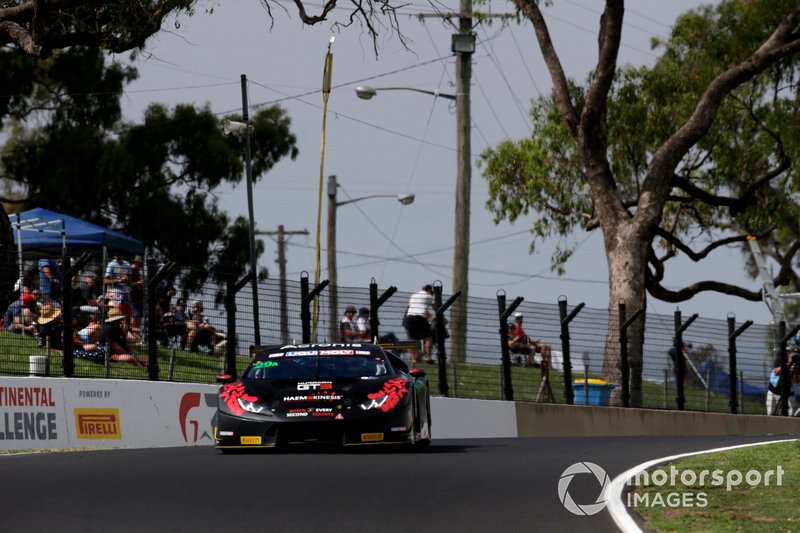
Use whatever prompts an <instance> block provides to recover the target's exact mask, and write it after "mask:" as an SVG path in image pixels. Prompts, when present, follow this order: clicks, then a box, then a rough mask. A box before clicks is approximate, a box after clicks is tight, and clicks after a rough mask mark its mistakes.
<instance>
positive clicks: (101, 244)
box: [8, 207, 144, 277]
mask: <svg viewBox="0 0 800 533" xmlns="http://www.w3.org/2000/svg"><path fill="white" fill-rule="evenodd" d="M8 218H9V220H10V221H11V227H12V229H13V230H14V231H13V233H14V244H15V245H16V246H17V252H18V253H19V262H20V269H21V268H22V252H39V253H48V254H51V255H53V252H54V251H57V254H58V255H61V256H65V255H67V254H73V255H74V254H78V253H80V252H86V251H89V252H92V251H93V252H97V251H98V250H102V251H103V260H104V261H105V258H106V255H107V252H108V251H112V252H124V253H127V254H138V253H142V252H143V251H144V245H142V243H141V241H138V240H136V239H134V238H133V237H128V236H127V235H125V234H123V233H120V232H118V231H114V230H110V229H108V228H104V227H102V226H98V225H97V224H92V223H91V222H86V221H85V220H81V219H79V218H75V217H71V216H69V215H62V214H60V213H56V212H54V211H49V210H47V209H42V208H40V207H37V208H34V209H30V210H28V211H23V212H22V213H18V214H16V215H11V216H9V217H8ZM21 276H22V273H21V272H20V277H21Z"/></svg>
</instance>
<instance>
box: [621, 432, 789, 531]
mask: <svg viewBox="0 0 800 533" xmlns="http://www.w3.org/2000/svg"><path fill="white" fill-rule="evenodd" d="M670 466H675V468H676V471H677V472H678V475H677V476H675V477H676V480H677V483H676V484H675V485H674V486H673V485H669V482H668V483H667V485H664V486H657V485H655V484H653V483H652V480H651V484H650V485H649V486H643V487H639V486H637V487H635V489H634V493H636V494H637V495H638V497H639V498H640V500H639V501H640V502H641V501H643V500H641V498H647V499H648V501H649V502H656V504H655V505H652V504H651V505H646V506H645V505H642V504H641V503H640V504H639V505H637V506H636V507H635V509H633V508H631V507H630V506H629V508H631V510H633V511H636V512H638V513H639V515H640V516H641V517H642V518H643V519H644V520H645V528H646V529H648V530H653V531H713V532H733V531H736V532H750V531H752V532H761V531H780V532H783V531H800V506H798V494H800V442H797V441H794V442H786V443H779V444H768V445H762V446H752V447H746V448H738V449H735V450H729V451H725V452H720V453H714V454H702V455H697V456H693V457H690V458H686V459H684V460H680V461H678V462H676V463H674V464H673V465H669V464H668V465H660V466H658V467H657V469H659V470H662V471H664V472H669V471H670ZM778 467H780V469H781V470H782V475H781V477H780V484H778V477H777V469H778ZM703 470H707V471H712V472H713V471H714V470H719V471H721V472H722V474H721V476H722V477H723V478H724V479H725V481H723V482H721V483H720V484H718V486H714V483H713V482H712V481H711V478H710V477H709V478H707V479H706V481H705V483H704V484H702V485H701V484H700V483H699V480H698V481H697V482H695V483H692V484H689V485H686V484H684V483H682V482H681V477H682V476H681V473H683V472H684V471H686V472H687V474H686V475H685V476H684V477H685V480H687V481H691V478H692V475H691V473H694V474H695V475H697V474H699V473H700V472H702V471H703ZM769 470H772V471H774V472H775V474H774V475H772V476H770V478H769V481H770V483H769V485H767V484H766V481H765V478H766V475H765V474H766V472H767V471H769ZM734 471H735V472H739V473H741V474H742V480H741V482H740V483H738V484H736V485H731V484H732V483H733V482H735V481H736V478H737V476H736V474H735V473H734ZM751 472H752V473H751ZM756 473H757V474H756ZM748 475H749V480H748V479H747V478H748ZM728 478H730V480H731V483H728V482H727V481H728ZM757 478H758V479H760V482H759V483H755V481H756V479H757ZM676 493H677V494H681V495H686V494H691V496H680V497H678V496H670V495H671V494H673V495H674V494H676ZM700 493H703V494H704V496H703V497H700ZM656 494H658V495H659V496H656ZM670 498H671V500H670ZM670 501H672V505H670V504H669V502H670ZM703 501H705V502H706V505H703V506H701V505H698V504H702V502H703ZM659 502H665V504H664V505H660V504H658V503H659ZM684 502H693V504H691V505H684ZM675 504H677V505H675Z"/></svg>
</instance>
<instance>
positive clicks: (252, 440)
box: [239, 436, 261, 446]
mask: <svg viewBox="0 0 800 533" xmlns="http://www.w3.org/2000/svg"><path fill="white" fill-rule="evenodd" d="M239 442H240V443H241V444H250V445H256V446H257V445H259V444H261V437H260V436H259V437H239Z"/></svg>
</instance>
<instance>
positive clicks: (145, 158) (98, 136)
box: [0, 48, 298, 289]
mask: <svg viewBox="0 0 800 533" xmlns="http://www.w3.org/2000/svg"><path fill="white" fill-rule="evenodd" d="M15 57H16V58H17V61H15V60H14V59H13V58H15ZM19 58H22V59H23V60H19ZM3 63H4V64H9V65H19V68H20V69H22V70H24V69H31V75H30V80H31V81H30V82H28V83H27V84H22V83H20V87H21V89H25V92H22V93H19V94H16V95H14V96H13V97H11V98H8V99H6V100H5V101H4V102H0V105H2V104H3V103H5V107H4V108H3V107H0V110H2V109H5V110H6V113H8V116H9V117H10V118H12V119H13V120H12V124H13V125H14V128H13V129H12V131H11V135H10V136H9V140H8V141H7V143H6V146H5V150H4V153H3V155H2V158H0V162H1V163H2V166H3V170H4V174H5V178H6V180H7V181H9V182H11V183H12V184H13V185H14V189H15V190H16V191H23V192H22V193H19V195H18V196H16V197H12V198H6V199H4V201H9V200H10V201H14V202H16V203H17V204H18V205H19V208H20V209H24V208H26V207H29V206H30V207H33V206H36V207H44V208H46V209H52V210H54V211H58V212H61V213H65V214H69V215H73V216H76V217H79V218H82V219H85V220H88V221H91V222H94V223H98V224H101V225H104V226H109V227H112V228H114V229H117V230H120V231H123V232H125V233H127V234H129V235H131V236H133V237H136V238H138V239H140V240H142V242H143V243H144V244H145V246H146V247H147V248H148V249H150V250H153V251H154V253H156V254H157V255H158V256H161V257H162V258H164V259H171V260H174V261H177V262H179V263H180V264H182V265H184V266H188V267H192V268H193V269H194V274H193V276H192V277H189V278H187V279H186V280H185V283H186V288H187V289H191V288H193V287H196V286H199V284H201V283H202V281H203V280H204V279H205V278H206V276H207V274H206V273H207V272H213V273H214V275H215V276H216V277H217V278H218V279H221V276H223V273H226V274H231V275H234V276H241V275H242V274H243V272H244V270H245V266H246V265H247V264H249V240H248V225H247V224H246V223H245V222H244V220H243V219H240V220H237V221H236V222H235V223H234V224H231V221H230V220H229V217H228V215H227V214H226V213H224V212H222V211H220V209H219V206H218V204H217V200H216V196H215V194H214V192H215V191H216V190H217V189H218V188H219V187H221V186H231V185H236V184H238V183H240V182H241V181H242V179H243V173H244V164H243V156H244V145H243V141H242V140H241V139H239V138H237V137H235V136H226V135H224V133H223V132H222V128H221V122H222V119H221V117H218V116H216V115H215V114H214V113H212V111H211V110H210V109H209V108H208V107H202V108H197V107H195V106H192V105H177V106H175V108H173V109H168V108H166V107H165V106H162V105H159V104H153V105H151V106H150V107H149V108H148V109H147V110H146V112H145V114H144V118H143V121H142V122H141V123H140V124H129V123H123V122H121V121H120V117H121V114H120V98H121V95H122V91H123V88H124V85H125V83H127V82H129V81H130V80H132V79H135V77H136V71H135V70H134V69H132V68H124V67H122V66H120V65H116V64H106V63H105V59H104V56H103V54H102V53H101V52H99V51H98V50H95V49H80V48H72V49H70V50H67V51H65V52H63V53H56V54H54V55H53V56H52V57H50V58H49V59H47V60H41V61H38V62H32V61H31V60H30V59H29V58H26V57H25V56H22V55H21V54H19V53H17V52H0V64H3ZM31 67H33V68H31ZM21 79H24V77H22V78H21ZM0 118H2V117H0ZM232 118H234V119H236V118H238V117H232ZM33 119H35V120H33ZM251 123H252V125H253V128H254V130H253V134H252V136H251V148H252V150H251V151H252V162H253V165H252V166H253V177H254V180H258V179H259V178H260V177H261V176H262V175H263V174H264V173H266V172H267V171H269V170H270V169H271V168H272V167H273V166H274V165H275V163H276V162H277V161H279V160H280V159H281V158H283V157H285V156H289V157H291V158H292V159H294V158H295V157H296V156H297V153H298V150H297V147H296V137H295V136H294V135H293V134H292V133H291V131H290V124H291V121H290V119H289V117H288V116H287V115H286V113H285V111H284V110H283V109H281V108H279V107H269V108H265V109H262V110H260V111H259V112H258V113H256V114H255V115H254V116H253V118H252V120H251ZM34 124H38V125H39V127H34V126H33V125H34ZM263 249H264V246H263V243H260V242H259V243H258V246H257V253H258V254H260V253H261V252H263Z"/></svg>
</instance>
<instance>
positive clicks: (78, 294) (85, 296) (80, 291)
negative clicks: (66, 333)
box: [72, 270, 102, 329]
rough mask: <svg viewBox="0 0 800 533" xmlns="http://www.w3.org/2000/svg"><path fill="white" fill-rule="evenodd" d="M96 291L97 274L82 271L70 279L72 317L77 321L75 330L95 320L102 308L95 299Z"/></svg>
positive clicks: (97, 287) (97, 284)
mask: <svg viewBox="0 0 800 533" xmlns="http://www.w3.org/2000/svg"><path fill="white" fill-rule="evenodd" d="M98 289H99V282H98V277H97V273H95V272H92V271H91V270H84V271H82V272H80V273H79V274H77V275H76V276H75V277H74V278H73V279H72V316H73V318H75V319H77V321H76V328H77V329H81V328H84V327H86V325H87V324H88V323H89V322H92V321H93V320H97V316H98V315H99V314H100V311H101V308H102V305H101V302H100V301H99V300H98V298H97V297H98Z"/></svg>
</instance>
